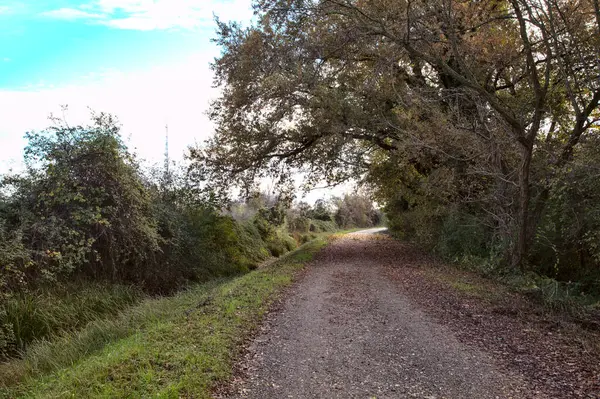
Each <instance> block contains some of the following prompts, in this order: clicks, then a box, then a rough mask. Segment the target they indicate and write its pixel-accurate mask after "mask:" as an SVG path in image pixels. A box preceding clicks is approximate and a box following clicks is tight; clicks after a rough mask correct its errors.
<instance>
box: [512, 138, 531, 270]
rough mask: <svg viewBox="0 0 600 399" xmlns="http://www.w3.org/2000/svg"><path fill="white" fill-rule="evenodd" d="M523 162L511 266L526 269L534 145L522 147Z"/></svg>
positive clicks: (520, 173) (520, 172)
mask: <svg viewBox="0 0 600 399" xmlns="http://www.w3.org/2000/svg"><path fill="white" fill-rule="evenodd" d="M521 148H522V153H523V154H522V156H523V162H522V164H521V170H520V171H519V211H518V213H517V224H516V227H517V240H516V242H515V244H514V247H513V254H512V260H511V266H512V267H513V268H515V269H516V268H520V269H521V270H522V271H524V270H525V264H524V260H525V256H526V255H527V251H528V249H529V248H528V247H529V227H530V226H529V201H530V190H529V173H530V169H531V158H532V153H533V145H532V144H527V145H523V146H522V147H521Z"/></svg>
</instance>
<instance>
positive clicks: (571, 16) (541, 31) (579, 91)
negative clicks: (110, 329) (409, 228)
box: [195, 0, 600, 267]
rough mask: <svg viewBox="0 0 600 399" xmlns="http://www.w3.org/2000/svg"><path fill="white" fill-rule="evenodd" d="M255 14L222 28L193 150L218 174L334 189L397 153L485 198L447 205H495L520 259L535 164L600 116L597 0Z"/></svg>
mask: <svg viewBox="0 0 600 399" xmlns="http://www.w3.org/2000/svg"><path fill="white" fill-rule="evenodd" d="M255 10H256V12H257V15H258V19H257V20H258V22H257V24H256V25H255V26H252V27H250V28H247V29H241V28H240V27H239V26H237V25H235V24H225V23H219V31H218V37H217V39H216V42H217V43H218V44H219V45H220V46H221V47H222V50H223V53H222V56H221V57H220V58H218V59H217V60H216V62H215V64H214V70H215V72H216V76H217V79H216V83H217V84H219V85H220V86H221V88H222V90H223V94H222V96H221V97H220V99H219V100H217V101H216V102H215V103H214V104H213V106H212V110H211V118H212V119H213V121H214V122H215V123H216V125H217V133H216V136H215V138H214V139H212V140H211V141H210V142H209V143H208V146H207V148H206V149H205V150H204V151H202V152H196V153H195V155H196V158H197V159H201V160H202V164H203V165H206V166H207V167H208V170H210V171H211V173H212V177H213V178H215V179H221V181H222V182H226V183H227V184H231V183H233V182H238V183H241V182H248V181H252V180H253V179H256V178H257V177H260V176H262V175H265V174H271V175H276V176H280V177H283V178H285V177H287V176H289V174H290V170H298V169H303V170H305V171H306V172H308V176H309V177H308V179H309V181H316V180H319V179H325V180H327V181H329V182H332V183H335V182H340V181H343V180H344V179H347V178H348V177H350V176H353V177H358V176H362V175H363V174H364V173H368V172H369V171H370V168H372V167H373V165H376V164H377V163H381V162H384V163H385V162H388V161H389V160H392V159H394V160H396V162H395V163H396V164H399V165H400V166H399V167H400V168H403V170H404V171H414V172H415V173H417V174H418V175H419V176H421V177H423V178H426V179H428V181H431V180H430V176H431V175H432V173H433V174H434V175H435V174H436V173H437V172H438V171H440V170H444V171H445V173H447V174H450V175H459V176H461V177H460V178H458V179H456V180H455V181H456V182H460V183H462V182H467V183H468V186H469V187H472V188H473V189H475V188H476V190H475V192H473V190H470V189H469V190H462V191H461V190H451V191H452V193H451V194H448V195H445V194H441V193H439V192H438V193H437V194H440V195H439V198H440V200H441V201H442V202H444V201H457V200H459V199H460V200H463V201H473V199H472V197H473V196H475V197H476V198H477V200H478V201H480V202H481V201H482V199H484V198H485V201H492V202H493V203H494V204H496V205H494V206H495V207H496V208H498V211H497V212H496V211H494V213H493V215H492V216H491V217H492V218H493V219H496V221H495V222H494V223H495V224H497V225H505V226H506V227H505V228H506V229H507V230H508V231H510V238H511V239H512V241H513V243H512V245H511V248H512V250H511V255H510V258H511V260H510V263H511V264H512V265H513V267H517V266H523V265H524V257H525V256H526V254H527V253H528V247H529V244H530V242H531V240H532V237H533V235H534V232H535V230H536V224H537V221H538V218H539V216H538V215H539V214H540V213H541V212H542V210H543V208H544V206H545V205H544V203H545V197H546V196H547V194H544V192H547V190H548V189H547V188H545V187H544V184H543V180H540V181H537V182H535V184H534V182H532V181H531V176H532V170H531V169H532V163H535V166H536V167H537V166H541V167H542V170H541V171H538V170H535V171H533V173H534V174H535V175H536V176H539V175H542V174H548V173H550V174H552V173H555V172H553V170H557V169H561V168H562V167H564V165H565V163H566V162H567V161H568V160H569V159H571V158H572V156H573V151H574V148H575V147H576V146H577V145H578V143H579V141H580V139H581V137H582V135H583V134H584V133H585V132H587V131H589V129H590V128H591V127H593V126H595V124H597V122H598V114H597V112H596V109H597V106H598V102H599V101H600V85H599V84H598V75H599V71H600V65H599V64H598V63H597V59H598V49H599V43H598V37H600V16H599V7H598V1H597V0H580V1H576V2H570V1H569V2H567V1H558V0H527V1H526V0H510V1H486V2H472V1H442V0H421V1H391V0H375V1H350V0H320V1H307V0H292V1H287V0H286V1H282V0H261V1H256V2H255ZM534 157H538V158H544V157H546V158H547V159H548V161H549V164H550V165H551V166H549V165H548V164H546V165H545V166H542V163H541V162H538V161H537V160H535V162H534ZM486 161H491V162H492V163H493V165H494V167H493V168H489V167H488V166H486V165H485V164H486ZM440 165H442V166H443V167H442V168H441V169H440ZM410 173H412V172H410ZM410 173H409V174H410ZM438 180H439V182H440V184H442V187H441V188H443V187H445V186H444V184H443V183H444V182H443V181H442V179H438ZM378 182H379V184H383V185H385V184H386V183H385V182H383V181H381V180H378ZM538 182H541V184H539V185H538V184H537V183H538ZM534 195H535V201H534V204H533V205H532V203H531V201H532V197H533V196H534ZM492 197H495V198H492ZM392 198H393V196H389V197H388V198H387V199H388V200H392ZM490 198H491V199H490ZM484 209H485V207H484ZM532 209H533V212H532Z"/></svg>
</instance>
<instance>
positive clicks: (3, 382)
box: [0, 238, 327, 398]
mask: <svg viewBox="0 0 600 399" xmlns="http://www.w3.org/2000/svg"><path fill="white" fill-rule="evenodd" d="M326 242H327V241H326V240H325V239H324V238H319V239H316V240H313V241H311V242H310V243H308V244H305V245H304V246H302V247H301V248H300V249H299V250H297V251H295V252H293V253H291V254H289V255H287V256H285V257H283V258H282V259H281V260H278V261H277V262H275V263H271V264H269V265H268V266H266V267H263V268H260V269H258V270H255V271H252V272H251V273H247V274H245V275H243V276H238V277H233V278H222V279H217V280H212V281H210V282H207V283H203V284H200V285H195V286H191V287H189V288H188V289H186V290H184V291H182V292H181V293H179V294H176V295H174V296H171V297H165V298H156V299H146V300H144V301H142V302H141V303H139V304H138V305H136V306H132V307H129V308H127V309H125V310H123V311H122V312H119V313H118V314H117V315H116V316H115V317H111V318H108V319H106V318H105V319H99V320H96V321H94V322H92V323H90V324H88V325H87V326H86V327H85V328H84V329H82V330H80V331H76V332H70V333H65V334H63V335H62V336H60V337H57V338H56V339H55V340H53V341H38V342H36V343H35V344H33V345H32V346H31V347H30V348H29V350H28V351H27V353H26V354H25V356H24V357H23V359H15V360H12V361H11V362H8V363H4V364H0V396H5V397H21V396H26V397H43V398H62V397H66V396H68V397H149V396H156V397H174V398H178V397H198V398H203V397H210V392H211V389H213V388H214V387H215V385H216V384H217V383H219V382H223V381H225V380H227V379H228V378H229V377H230V376H231V372H232V363H233V361H234V360H235V358H236V355H237V354H238V353H239V351H240V350H241V346H240V345H241V344H242V343H243V341H244V340H245V339H246V338H247V337H248V336H249V334H251V333H252V331H254V330H255V329H256V327H257V326H258V324H259V322H260V319H261V316H262V315H263V314H264V313H265V311H266V310H267V309H268V308H269V306H270V304H271V303H272V301H273V300H274V299H275V297H276V296H277V293H278V292H280V291H281V289H282V288H283V287H285V286H287V285H288V284H290V282H291V281H292V278H293V276H294V274H295V273H296V272H297V271H299V270H300V269H301V268H302V267H303V266H304V265H305V263H306V262H307V261H309V260H310V259H311V258H312V256H313V255H314V254H315V253H316V252H317V251H318V250H319V249H320V248H321V247H322V246H323V245H325V244H326ZM2 387H3V388H2Z"/></svg>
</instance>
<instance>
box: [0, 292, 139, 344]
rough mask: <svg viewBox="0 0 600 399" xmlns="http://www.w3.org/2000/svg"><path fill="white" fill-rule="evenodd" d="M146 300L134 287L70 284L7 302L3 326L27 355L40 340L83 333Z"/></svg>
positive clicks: (1, 307)
mask: <svg viewBox="0 0 600 399" xmlns="http://www.w3.org/2000/svg"><path fill="white" fill-rule="evenodd" d="M142 297H143V294H142V292H141V291H140V290H138V289H136V288H134V287H131V286H125V285H117V284H99V283H90V282H85V283H70V284H66V285H61V286H55V287H53V288H52V290H48V289H43V290H38V291H33V292H27V293H23V294H19V295H16V296H14V297H11V298H9V299H7V300H6V301H5V302H4V303H2V304H1V305H0V311H1V312H0V313H2V315H3V316H2V320H0V324H1V323H5V324H6V323H7V324H10V325H11V326H12V331H13V333H14V336H15V342H14V345H15V349H16V350H19V351H23V350H25V349H26V348H27V346H28V345H29V343H31V342H32V341H34V340H36V339H37V340H39V339H42V338H46V337H49V336H51V335H53V334H56V333H62V332H66V331H74V330H77V329H81V328H83V327H84V326H86V325H87V324H88V323H89V322H91V321H93V320H97V319H98V318H101V317H106V316H108V315H114V314H117V313H118V312H119V311H121V310H123V309H124V308H126V307H129V306H131V305H133V304H135V303H137V302H139V301H140V300H141V299H142Z"/></svg>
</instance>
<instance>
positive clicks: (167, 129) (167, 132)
mask: <svg viewBox="0 0 600 399" xmlns="http://www.w3.org/2000/svg"><path fill="white" fill-rule="evenodd" d="M165 176H167V177H168V176H169V125H165Z"/></svg>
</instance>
